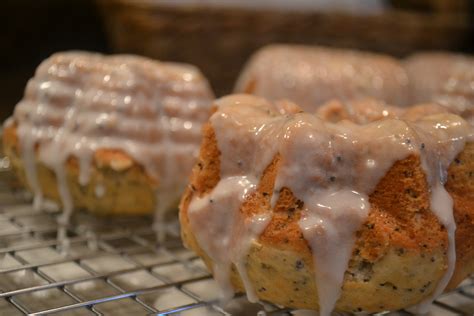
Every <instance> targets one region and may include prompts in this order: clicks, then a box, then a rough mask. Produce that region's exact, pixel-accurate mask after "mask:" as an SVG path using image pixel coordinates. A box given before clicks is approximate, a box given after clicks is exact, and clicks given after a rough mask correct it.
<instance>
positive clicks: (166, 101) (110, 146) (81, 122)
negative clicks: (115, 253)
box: [3, 52, 213, 220]
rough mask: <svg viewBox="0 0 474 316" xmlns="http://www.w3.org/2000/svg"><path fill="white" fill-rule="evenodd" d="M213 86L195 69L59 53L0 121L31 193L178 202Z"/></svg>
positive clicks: (93, 206)
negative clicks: (4, 118) (12, 112)
mask: <svg viewBox="0 0 474 316" xmlns="http://www.w3.org/2000/svg"><path fill="white" fill-rule="evenodd" d="M212 99H213V94H212V92H211V90H210V87H209V85H208V83H207V81H206V79H205V78H204V77H203V76H202V74H201V73H200V72H199V70H197V69H196V68H195V67H193V66H190V65H184V64H175V63H162V62H157V61H152V60H150V59H147V58H143V57H138V56H128V55H116V56H114V55H112V56H104V55H100V54H94V53H87V52H64V53H57V54H54V55H53V56H51V57H50V58H48V59H47V60H45V61H44V62H43V63H42V64H41V65H40V66H39V67H38V69H37V71H36V74H35V76H34V77H33V78H32V79H31V80H30V81H29V82H28V85H27V87H26V90H25V95H24V98H23V99H22V100H21V101H20V102H19V103H18V104H17V106H16V108H15V112H14V114H13V116H12V117H11V118H10V119H8V120H7V122H6V123H5V125H4V134H3V142H4V147H5V153H6V154H7V156H8V157H9V158H10V159H11V162H12V166H13V168H14V170H15V171H16V173H17V174H18V176H19V178H20V180H21V182H22V183H23V184H24V185H25V187H27V188H28V189H30V190H31V191H32V192H33V193H34V195H35V204H36V207H39V206H40V204H41V200H42V199H43V197H46V198H49V199H53V200H55V201H58V202H60V203H61V204H62V206H63V209H64V217H65V218H64V219H65V220H66V219H67V217H69V215H70V213H71V211H72V209H73V208H85V209H87V210H89V211H91V212H94V213H98V214H107V215H114V214H130V215H131V214H136V215H138V214H148V213H151V212H153V210H155V209H161V212H164V211H166V210H168V209H170V208H173V207H176V205H177V203H178V201H179V197H180V194H181V193H182V190H183V189H184V187H185V184H186V180H187V177H188V174H189V172H190V170H191V168H192V166H193V164H194V160H195V159H196V156H197V153H198V149H199V142H200V139H201V133H200V131H201V125H202V123H203V122H204V121H205V120H207V118H208V116H209V109H210V104H211V101H212Z"/></svg>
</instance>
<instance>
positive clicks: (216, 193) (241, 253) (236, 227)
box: [188, 176, 270, 302]
mask: <svg viewBox="0 0 474 316" xmlns="http://www.w3.org/2000/svg"><path fill="white" fill-rule="evenodd" d="M255 188H256V179H252V178H249V177H247V176H230V177H227V178H225V179H223V180H222V181H220V182H219V184H218V185H217V186H216V187H215V188H214V189H213V190H212V192H211V193H210V194H209V195H208V196H206V197H203V198H196V199H193V201H192V203H191V204H190V206H189V213H188V216H189V218H190V219H191V221H192V225H193V229H196V231H198V232H199V233H198V234H197V235H196V237H197V238H198V240H199V243H200V245H201V246H202V247H203V249H204V251H206V253H207V254H208V255H209V256H210V257H211V258H212V260H213V264H214V265H213V270H214V276H215V278H216V280H217V282H218V283H219V285H220V286H221V287H222V289H223V298H224V299H229V298H231V297H232V295H233V293H234V292H233V289H232V285H231V284H230V282H229V281H230V280H229V272H230V268H231V264H235V266H236V268H237V270H238V272H239V273H240V275H241V277H242V281H243V282H244V286H245V288H246V291H247V296H248V298H249V300H250V301H251V302H255V301H257V296H256V294H255V291H254V289H253V288H252V286H251V283H250V282H249V280H248V276H247V272H246V268H245V259H246V258H245V255H246V254H247V252H248V250H249V248H250V245H251V244H252V242H253V240H254V239H255V238H257V237H258V236H259V235H260V234H261V233H262V231H263V229H264V228H265V227H266V224H267V222H268V221H269V219H270V214H260V215H255V216H252V217H250V218H245V217H244V216H242V215H241V214H240V212H239V209H240V205H241V204H242V202H243V201H244V199H245V198H246V197H247V196H248V195H249V194H251V193H252V192H253V191H254V190H255Z"/></svg>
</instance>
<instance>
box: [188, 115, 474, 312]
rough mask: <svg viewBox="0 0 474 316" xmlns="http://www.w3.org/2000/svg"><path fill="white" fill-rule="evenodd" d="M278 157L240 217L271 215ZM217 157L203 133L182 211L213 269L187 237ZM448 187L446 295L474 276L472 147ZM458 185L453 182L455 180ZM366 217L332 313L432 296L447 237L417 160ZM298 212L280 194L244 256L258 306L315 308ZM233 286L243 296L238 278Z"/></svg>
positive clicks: (387, 183) (392, 179) (382, 190)
mask: <svg viewBox="0 0 474 316" xmlns="http://www.w3.org/2000/svg"><path fill="white" fill-rule="evenodd" d="M279 159H280V158H279V156H278V155H277V156H275V157H274V159H273V161H272V162H271V164H270V165H269V166H268V167H267V168H266V170H265V172H264V174H263V176H262V178H261V179H260V183H259V185H258V189H257V191H256V192H255V193H254V194H252V195H250V196H249V197H248V198H247V199H246V200H245V202H244V203H243V204H242V207H241V210H240V211H241V212H242V213H244V214H254V213H258V212H264V211H266V210H268V209H269V208H270V199H271V196H272V193H273V185H274V181H275V177H276V174H277V171H278V168H279V161H280V160H279ZM219 160H220V153H219V149H218V147H217V141H216V138H215V133H214V130H213V129H212V127H211V125H210V124H208V125H207V126H206V128H205V129H204V142H203V144H202V147H201V153H200V158H199V162H198V166H199V165H200V166H202V168H201V167H199V168H196V167H195V168H194V169H193V173H192V176H191V179H190V185H189V187H188V190H187V191H186V193H185V194H184V196H183V199H182V201H181V206H180V219H181V224H182V236H183V240H184V241H185V243H186V244H187V245H188V246H189V247H190V248H192V249H194V250H195V251H196V252H197V253H198V254H199V255H200V256H202V257H203V258H204V260H205V261H206V263H207V264H208V266H209V267H210V268H212V262H211V260H210V259H209V258H208V257H207V255H206V254H205V253H204V252H203V251H202V249H201V248H200V247H199V245H198V243H197V241H196V240H195V237H194V235H193V233H192V231H191V229H190V226H189V220H188V217H187V209H188V206H189V203H190V201H191V199H192V196H193V195H194V194H198V195H199V196H201V195H203V194H205V193H208V192H210V191H211V190H212V188H213V187H214V186H215V185H217V183H218V182H219V174H220V170H219V166H220V161H219ZM449 177H450V180H449V181H448V183H447V185H446V187H447V189H448V191H449V192H450V193H451V195H452V197H453V199H454V206H455V209H454V212H455V219H456V223H457V226H458V230H457V232H456V245H457V253H458V260H457V265H456V271H455V274H454V276H453V278H452V281H451V284H450V286H451V287H454V286H456V285H457V284H458V283H459V282H460V281H462V279H464V278H465V277H466V276H467V275H468V273H470V272H472V271H473V270H474V246H473V245H474V234H472V231H474V214H473V212H474V198H473V197H474V195H473V193H472V192H474V190H473V189H474V181H473V177H474V144H467V145H466V147H465V149H464V151H463V152H462V153H461V154H460V155H459V157H458V158H457V159H456V161H455V162H454V163H453V165H452V166H451V167H450V169H449ZM458 178H459V179H462V181H456V180H455V179H458ZM369 199H370V202H371V210H370V213H369V216H368V218H367V220H366V222H365V223H364V225H362V227H361V228H360V229H359V231H358V232H357V241H356V244H355V246H354V250H353V255H352V258H351V261H350V263H349V268H348V270H347V271H346V274H345V281H344V286H343V293H342V296H341V298H340V299H339V301H338V304H337V308H338V309H340V310H344V311H360V310H364V311H367V312H376V311H382V310H394V309H400V308H403V307H407V306H410V305H413V304H415V303H417V302H419V301H421V300H422V299H423V298H425V297H427V296H428V295H429V294H431V293H432V292H433V291H434V289H435V287H436V284H437V282H438V281H439V280H440V279H441V278H442V276H443V275H444V272H445V270H446V268H447V258H446V253H447V247H448V242H447V232H446V230H445V228H444V227H443V225H441V224H440V222H439V221H438V219H437V217H436V216H435V215H434V214H433V212H432V211H431V210H430V203H429V199H430V198H429V186H428V184H427V181H426V178H425V175H424V172H423V170H422V169H421V164H420V160H419V157H417V156H410V157H408V158H406V159H404V160H401V161H398V162H396V163H395V164H394V165H393V166H392V168H391V169H390V170H389V171H388V172H387V174H386V175H385V176H384V178H383V179H382V180H381V181H380V182H379V183H378V185H377V186H376V188H375V190H374V192H373V193H372V194H371V195H370V197H369ZM302 209H303V202H302V201H299V200H298V199H297V198H296V197H295V196H294V195H293V194H292V192H291V190H289V189H288V188H283V189H282V190H281V192H280V195H279V199H278V201H277V203H276V206H275V208H274V209H273V217H272V220H271V221H270V223H269V224H268V226H267V227H266V229H265V231H264V232H263V234H262V235H261V236H260V238H259V239H258V242H255V243H254V244H253V245H252V247H251V250H250V252H249V255H248V256H247V258H248V261H247V265H246V266H247V267H248V271H247V272H248V274H249V278H250V280H251V281H252V284H253V286H254V288H255V289H256V290H257V294H258V295H259V297H260V298H261V299H265V300H269V301H272V302H274V303H277V304H282V305H285V306H289V307H296V308H312V309H315V308H317V301H318V300H317V293H316V286H315V284H314V271H313V264H312V261H313V259H312V255H311V250H310V247H309V245H308V243H307V241H306V240H305V239H304V237H303V235H302V233H301V231H300V228H299V225H298V220H299V219H300V216H301V210H302ZM232 282H233V284H234V286H235V287H236V288H237V289H239V290H241V291H243V286H242V283H241V281H240V279H239V276H238V273H237V272H236V271H235V269H233V273H232Z"/></svg>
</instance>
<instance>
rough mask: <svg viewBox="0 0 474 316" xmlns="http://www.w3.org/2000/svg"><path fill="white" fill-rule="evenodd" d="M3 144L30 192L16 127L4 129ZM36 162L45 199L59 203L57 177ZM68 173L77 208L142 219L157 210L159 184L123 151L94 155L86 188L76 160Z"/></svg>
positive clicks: (102, 152)
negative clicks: (155, 208)
mask: <svg viewBox="0 0 474 316" xmlns="http://www.w3.org/2000/svg"><path fill="white" fill-rule="evenodd" d="M3 144H4V150H5V154H6V155H7V156H8V157H9V158H10V160H11V163H12V167H13V169H14V170H15V172H16V174H17V175H18V178H19V179H20V182H21V183H22V184H23V185H24V186H25V187H27V188H28V187H29V185H28V182H27V181H26V176H25V170H24V166H23V163H22V161H21V159H20V148H19V142H18V137H17V134H16V126H15V125H11V126H8V127H6V128H5V129H4V132H3ZM35 160H36V167H37V172H38V179H39V184H40V186H41V189H42V191H43V194H44V196H45V197H47V198H49V199H52V200H54V201H57V202H58V203H60V202H61V199H60V196H59V192H58V189H57V187H58V186H57V183H56V176H55V173H54V172H53V171H52V170H51V169H50V168H48V167H47V166H45V165H44V164H43V163H41V162H40V161H39V160H38V159H35ZM65 170H66V176H67V184H68V187H69V189H70V192H71V196H72V199H73V202H74V205H75V207H77V208H84V209H87V210H89V211H91V212H93V213H96V214H101V215H112V214H114V215H142V214H150V213H152V212H153V210H154V207H155V204H156V197H155V193H154V192H155V189H156V187H157V181H156V180H154V179H152V178H151V177H150V176H149V175H147V173H146V172H145V170H144V168H143V166H141V165H140V164H138V163H137V162H135V161H134V160H133V159H132V158H131V157H130V156H129V155H127V154H126V153H124V152H123V151H121V150H116V149H99V150H97V151H96V152H95V153H94V159H93V162H92V165H91V172H90V180H89V182H88V183H87V185H84V186H83V185H80V184H79V182H78V178H79V162H78V160H77V159H76V158H75V157H70V158H69V159H68V160H67V162H66V168H65ZM98 186H100V187H101V190H103V192H104V194H103V196H100V194H97V192H96V188H97V187H98Z"/></svg>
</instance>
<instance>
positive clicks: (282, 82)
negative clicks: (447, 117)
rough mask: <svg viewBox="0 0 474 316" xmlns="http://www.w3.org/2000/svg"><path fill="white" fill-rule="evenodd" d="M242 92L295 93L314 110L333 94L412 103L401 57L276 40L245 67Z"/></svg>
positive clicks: (281, 95)
mask: <svg viewBox="0 0 474 316" xmlns="http://www.w3.org/2000/svg"><path fill="white" fill-rule="evenodd" d="M235 91H236V92H242V93H251V94H255V95H258V96H262V97H265V98H268V99H270V100H279V99H284V98H289V99H291V100H292V101H294V102H296V103H298V104H299V105H301V106H302V107H303V108H304V109H305V110H306V111H314V110H315V109H316V108H317V107H318V106H319V105H320V104H322V103H324V102H327V101H329V100H331V99H333V98H337V99H341V100H350V99H354V98H358V97H374V98H377V99H381V100H384V101H385V102H388V103H389V104H395V105H400V106H403V105H407V104H409V103H410V102H409V93H407V92H408V76H407V74H406V72H405V70H404V69H403V67H402V66H401V64H399V63H398V62H397V60H396V59H393V58H391V57H388V56H384V55H377V54H371V53H365V52H359V51H350V50H339V49H327V48H322V47H308V46H306V47H305V46H297V45H293V46H285V45H272V46H268V47H265V48H264V49H262V50H260V51H259V52H257V53H256V54H255V55H254V57H253V58H252V59H251V60H250V62H249V63H248V65H247V66H246V68H245V69H244V71H243V72H242V74H241V76H240V78H239V80H238V82H237V85H236V88H235Z"/></svg>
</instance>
